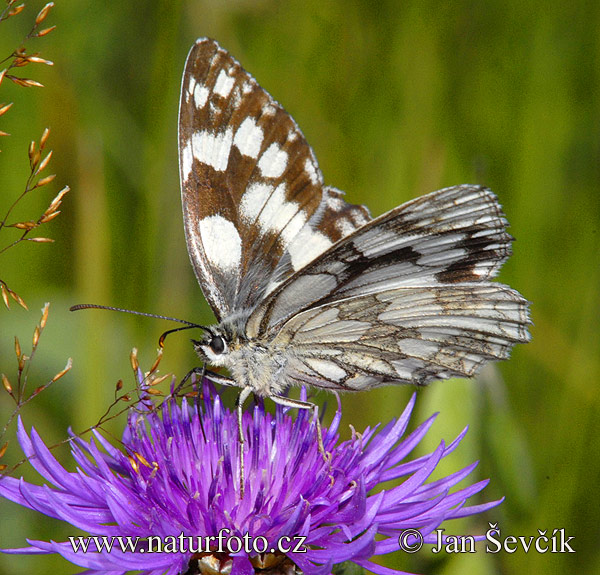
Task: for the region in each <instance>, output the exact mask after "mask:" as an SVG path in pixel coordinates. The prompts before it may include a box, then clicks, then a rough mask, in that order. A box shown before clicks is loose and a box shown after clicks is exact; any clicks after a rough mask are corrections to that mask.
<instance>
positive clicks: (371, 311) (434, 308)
mask: <svg viewBox="0 0 600 575" xmlns="http://www.w3.org/2000/svg"><path fill="white" fill-rule="evenodd" d="M528 324H529V317H528V312H527V301H526V300H525V299H524V298H523V297H522V296H521V295H520V294H519V293H517V292H516V291H515V290H513V289H511V288H509V287H507V286H504V285H501V284H497V283H492V282H482V283H458V284H455V285H443V286H437V287H399V288H395V289H390V290H384V291H381V292H377V293H374V294H370V295H361V296H354V297H350V298H346V299H343V300H341V301H336V302H333V303H328V304H324V305H321V306H318V307H316V308H311V309H308V310H306V311H303V312H302V313H299V314H297V315H296V316H294V317H293V318H292V319H290V320H289V321H288V322H287V323H286V324H285V325H284V326H283V328H282V329H281V331H280V332H279V333H278V334H277V336H276V337H275V339H274V344H276V345H284V346H288V345H289V346H293V353H292V354H290V359H289V362H288V365H287V366H286V374H285V375H286V377H287V378H288V383H297V384H309V385H314V386H317V387H325V388H334V389H348V390H360V389H369V388H372V387H375V386H378V385H383V384H385V383H392V382H394V383H412V384H417V385H423V384H426V383H428V382H429V381H431V380H433V379H446V378H448V377H470V376H473V375H475V373H476V372H477V371H478V369H479V368H480V367H481V366H482V365H483V364H484V363H485V362H487V361H495V360H501V359H506V358H507V357H508V356H509V354H510V350H511V349H512V347H513V346H514V345H515V344H516V343H525V342H527V341H529V333H528V331H527V325H528Z"/></svg>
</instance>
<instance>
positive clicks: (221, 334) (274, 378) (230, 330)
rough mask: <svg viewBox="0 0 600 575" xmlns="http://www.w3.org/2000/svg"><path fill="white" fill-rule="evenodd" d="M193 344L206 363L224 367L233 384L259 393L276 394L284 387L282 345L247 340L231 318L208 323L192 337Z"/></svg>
mask: <svg viewBox="0 0 600 575" xmlns="http://www.w3.org/2000/svg"><path fill="white" fill-rule="evenodd" d="M194 348H195V350H196V352H197V353H198V355H199V356H200V357H201V358H202V359H203V360H205V361H206V362H208V363H209V364H210V365H213V366H218V367H225V368H227V369H228V370H229V372H230V373H231V377H232V378H233V380H234V382H235V385H237V386H239V387H250V388H252V390H253V391H254V393H256V394H257V395H259V396H261V397H267V396H270V395H273V394H279V393H281V392H282V391H283V390H284V389H285V388H286V387H287V385H286V382H285V380H284V371H285V367H286V364H287V354H286V350H285V347H284V346H281V345H274V344H273V343H272V342H270V341H266V340H265V341H263V340H260V339H258V340H249V339H248V338H247V337H245V335H244V334H243V333H240V331H239V329H236V326H235V324H232V323H231V322H228V321H224V322H222V323H221V324H219V325H216V326H213V327H210V328H209V330H207V333H206V335H205V336H204V338H203V339H202V340H201V341H194Z"/></svg>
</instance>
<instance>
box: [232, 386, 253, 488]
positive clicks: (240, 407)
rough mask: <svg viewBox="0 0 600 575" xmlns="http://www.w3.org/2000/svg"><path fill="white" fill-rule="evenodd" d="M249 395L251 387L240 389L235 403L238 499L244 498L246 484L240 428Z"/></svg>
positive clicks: (242, 437) (243, 440)
mask: <svg viewBox="0 0 600 575" xmlns="http://www.w3.org/2000/svg"><path fill="white" fill-rule="evenodd" d="M251 393H252V388H251V387H244V388H242V391H240V394H239V395H238V398H237V400H236V402H235V408H236V411H237V420H238V436H239V441H240V499H243V498H244V484H245V482H246V477H245V475H246V474H245V470H244V445H245V443H246V440H245V438H244V428H243V427H242V415H243V413H244V402H245V401H246V400H247V399H248V397H249V396H250V394H251Z"/></svg>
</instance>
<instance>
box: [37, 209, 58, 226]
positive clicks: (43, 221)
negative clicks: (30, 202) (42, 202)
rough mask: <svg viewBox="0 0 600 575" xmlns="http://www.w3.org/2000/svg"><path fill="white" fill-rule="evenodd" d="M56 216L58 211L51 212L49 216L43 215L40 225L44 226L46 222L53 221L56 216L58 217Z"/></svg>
mask: <svg viewBox="0 0 600 575" xmlns="http://www.w3.org/2000/svg"><path fill="white" fill-rule="evenodd" d="M58 214H60V211H58V212H52V213H51V214H44V215H43V216H42V217H41V219H40V224H45V223H46V222H49V221H51V220H53V219H54V218H55V217H56V216H58Z"/></svg>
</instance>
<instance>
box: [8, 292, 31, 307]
mask: <svg viewBox="0 0 600 575" xmlns="http://www.w3.org/2000/svg"><path fill="white" fill-rule="evenodd" d="M10 295H11V296H13V298H14V299H15V301H16V302H17V303H18V304H19V305H20V306H21V307H22V308H23V309H26V310H28V309H29V308H28V307H27V304H26V303H25V300H24V299H23V298H22V297H21V296H20V295H19V294H18V293H15V292H14V291H13V292H10Z"/></svg>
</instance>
